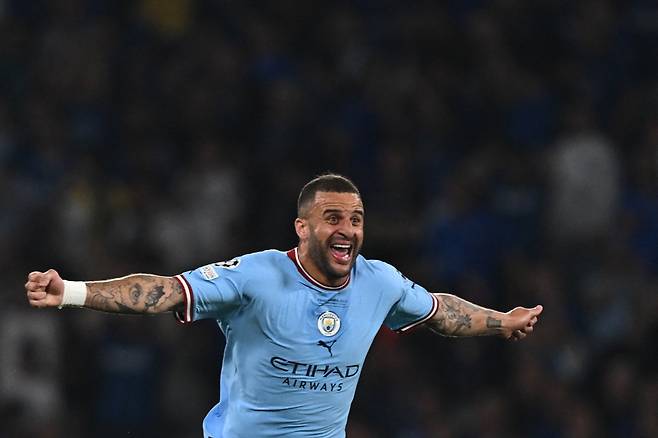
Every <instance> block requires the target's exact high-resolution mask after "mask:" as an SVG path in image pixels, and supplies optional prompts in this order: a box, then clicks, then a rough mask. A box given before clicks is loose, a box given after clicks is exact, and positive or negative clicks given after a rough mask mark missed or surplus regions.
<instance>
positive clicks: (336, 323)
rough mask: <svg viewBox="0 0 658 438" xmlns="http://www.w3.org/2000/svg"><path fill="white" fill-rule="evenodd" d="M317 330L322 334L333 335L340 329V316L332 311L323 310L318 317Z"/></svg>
mask: <svg viewBox="0 0 658 438" xmlns="http://www.w3.org/2000/svg"><path fill="white" fill-rule="evenodd" d="M318 330H320V333H322V334H323V335H324V336H334V335H335V334H336V333H338V330H340V318H339V317H338V315H336V314H335V313H334V312H330V311H326V312H324V313H323V314H322V315H320V317H319V318H318Z"/></svg>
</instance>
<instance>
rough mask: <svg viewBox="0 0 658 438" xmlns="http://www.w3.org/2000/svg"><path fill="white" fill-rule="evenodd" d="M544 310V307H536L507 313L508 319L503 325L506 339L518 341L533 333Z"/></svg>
mask: <svg viewBox="0 0 658 438" xmlns="http://www.w3.org/2000/svg"><path fill="white" fill-rule="evenodd" d="M542 310H544V307H543V306H535V307H533V308H532V309H528V308H526V307H516V308H514V309H512V310H510V311H509V312H507V316H508V317H507V319H506V321H505V323H504V325H503V327H504V329H505V330H504V332H503V336H504V337H505V339H512V340H514V341H518V340H519V339H523V338H525V337H526V336H528V335H529V334H530V333H532V331H533V330H534V326H535V324H537V319H538V317H539V314H540V313H541V312H542Z"/></svg>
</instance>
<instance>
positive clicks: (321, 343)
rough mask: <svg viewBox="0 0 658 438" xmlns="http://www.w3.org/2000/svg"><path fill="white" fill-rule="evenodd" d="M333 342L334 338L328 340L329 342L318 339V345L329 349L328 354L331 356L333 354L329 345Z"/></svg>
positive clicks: (332, 344) (331, 345)
mask: <svg viewBox="0 0 658 438" xmlns="http://www.w3.org/2000/svg"><path fill="white" fill-rule="evenodd" d="M335 343H336V340H335V339H334V340H333V341H329V342H324V341H318V345H319V346H320V347H324V348H326V349H327V350H329V355H330V356H331V357H333V356H334V354H333V353H332V352H331V347H333V346H334V344H335Z"/></svg>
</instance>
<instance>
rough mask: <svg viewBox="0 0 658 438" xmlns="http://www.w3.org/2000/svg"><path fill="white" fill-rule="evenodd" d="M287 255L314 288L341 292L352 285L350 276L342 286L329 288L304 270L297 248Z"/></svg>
mask: <svg viewBox="0 0 658 438" xmlns="http://www.w3.org/2000/svg"><path fill="white" fill-rule="evenodd" d="M286 254H287V255H288V258H289V259H290V260H292V262H293V263H294V264H295V266H296V267H297V270H298V271H299V273H300V274H301V275H302V277H304V278H305V279H307V280H308V281H310V282H311V283H312V284H313V285H314V286H317V287H321V288H322V289H327V290H340V289H345V286H347V285H348V284H349V283H350V278H351V276H348V277H347V280H345V283H343V284H341V285H340V286H327V285H325V284H322V283H320V282H319V281H317V280H316V279H315V278H313V277H311V274H309V273H308V272H306V269H304V267H303V266H302V263H301V262H300V261H299V254H298V253H297V248H293V249H291V250H290V251H288V252H287V253H286Z"/></svg>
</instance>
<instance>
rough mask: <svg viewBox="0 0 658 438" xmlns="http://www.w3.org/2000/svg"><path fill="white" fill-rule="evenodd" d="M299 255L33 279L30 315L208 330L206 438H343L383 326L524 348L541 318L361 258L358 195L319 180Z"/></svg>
mask: <svg viewBox="0 0 658 438" xmlns="http://www.w3.org/2000/svg"><path fill="white" fill-rule="evenodd" d="M297 209H298V210H297V216H298V217H297V218H296V219H295V231H296V232H297V235H298V236H299V244H298V246H297V247H296V248H294V249H291V250H290V251H287V252H285V251H276V250H267V251H262V252H257V253H253V254H248V255H244V256H241V257H237V258H234V259H232V260H229V261H225V262H220V263H211V264H209V265H206V266H202V267H200V268H198V269H195V270H192V271H189V272H184V273H182V274H180V275H176V276H173V277H163V276H158V275H148V274H133V275H128V276H126V277H122V278H117V279H113V280H106V281H88V282H76V281H65V280H62V279H61V278H60V276H59V275H58V274H57V272H55V271H54V270H52V269H51V270H48V271H46V272H32V273H30V274H29V275H28V279H27V283H26V284H25V288H26V290H27V298H28V301H29V303H30V304H31V305H32V306H34V307H53V306H57V307H62V306H84V307H87V308H90V309H95V310H101V311H106V312H117V313H160V312H174V314H175V316H176V318H177V319H178V320H179V321H180V322H182V323H189V322H192V321H195V320H199V319H204V318H210V319H215V320H216V321H217V323H218V324H219V327H220V329H221V330H222V332H223V333H224V335H225V337H226V349H225V351H224V360H223V365H222V372H221V385H220V401H219V403H218V404H217V405H216V406H215V407H213V408H212V409H211V410H210V412H209V413H208V414H207V416H206V418H205V420H204V421H203V432H204V436H205V437H206V438H209V437H212V438H253V437H326V438H338V437H344V436H345V425H346V423H347V416H348V413H349V409H350V405H351V403H352V399H353V397H354V392H355V390H356V385H357V382H358V380H359V376H360V374H361V370H362V368H363V363H364V360H365V357H366V354H367V352H368V349H369V348H370V344H371V343H372V341H373V339H374V337H375V335H376V334H377V331H378V330H379V328H380V326H381V325H382V324H385V325H387V326H388V327H390V328H391V329H393V330H396V331H400V332H403V331H406V330H409V329H411V328H412V327H415V326H418V325H421V324H424V325H426V326H427V327H429V328H430V329H431V330H433V331H435V332H437V333H439V334H441V335H445V336H481V335H498V336H502V337H504V338H508V339H515V340H518V339H522V338H524V337H525V336H526V335H528V334H529V333H531V332H532V331H533V326H534V325H535V323H536V322H537V317H538V316H539V314H540V313H541V312H542V307H541V306H536V307H534V308H523V307H517V308H515V309H513V310H511V311H509V312H507V313H501V312H497V311H494V310H489V309H485V308H483V307H480V306H477V305H475V304H472V303H470V302H468V301H465V300H463V299H461V298H458V297H456V296H454V295H450V294H443V293H434V294H433V293H429V292H428V291H427V290H426V289H424V288H423V287H422V286H420V285H418V284H416V283H414V282H412V281H411V280H409V279H407V278H406V277H404V276H403V275H402V274H401V273H400V272H398V271H397V270H396V269H395V268H394V267H393V266H391V265H389V264H387V263H384V262H381V261H378V260H368V259H366V258H364V257H363V256H361V255H359V250H360V249H361V245H362V243H363V225H364V208H363V203H362V201H361V195H360V194H359V191H358V189H357V188H356V186H355V185H354V184H353V183H352V182H351V181H350V180H349V179H347V178H345V177H343V176H340V175H336V174H327V175H322V176H319V177H317V178H315V179H313V180H311V181H310V182H308V183H307V184H306V185H305V186H304V187H303V188H302V190H301V193H300V194H299V198H298V202H297Z"/></svg>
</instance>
